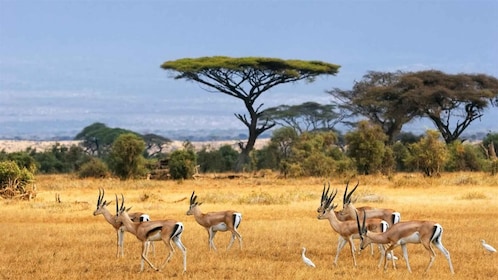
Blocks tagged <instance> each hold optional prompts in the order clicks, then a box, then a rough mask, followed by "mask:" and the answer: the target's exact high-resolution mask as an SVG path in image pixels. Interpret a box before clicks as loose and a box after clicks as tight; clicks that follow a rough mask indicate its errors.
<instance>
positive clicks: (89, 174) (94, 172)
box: [78, 158, 110, 178]
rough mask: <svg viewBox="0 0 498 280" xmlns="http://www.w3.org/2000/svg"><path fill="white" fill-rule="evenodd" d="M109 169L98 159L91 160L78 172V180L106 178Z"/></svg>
mask: <svg viewBox="0 0 498 280" xmlns="http://www.w3.org/2000/svg"><path fill="white" fill-rule="evenodd" d="M109 173H110V172H109V168H108V167H107V165H106V164H105V163H104V162H102V161H101V160H99V159H98V158H92V159H91V160H90V161H88V162H87V163H84V164H83V165H82V166H81V168H80V170H79V171H78V177H79V178H106V177H109Z"/></svg>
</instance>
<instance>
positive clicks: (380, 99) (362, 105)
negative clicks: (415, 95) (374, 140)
mask: <svg viewBox="0 0 498 280" xmlns="http://www.w3.org/2000/svg"><path fill="white" fill-rule="evenodd" d="M404 74H405V73H403V72H401V71H398V72H376V71H370V72H368V73H367V74H366V75H364V76H363V79H362V80H361V81H359V82H356V83H355V84H354V86H353V89H352V90H342V89H338V88H334V89H332V90H330V91H327V93H329V94H330V95H332V96H333V97H334V99H335V100H336V102H338V103H339V106H340V108H343V109H345V110H348V111H350V112H352V115H361V116H364V117H366V118H368V119H369V120H370V121H371V122H372V123H374V124H376V125H378V126H379V127H380V128H382V131H383V132H384V134H386V135H387V138H386V140H387V143H390V144H392V143H394V141H395V139H396V137H397V136H398V134H399V133H400V132H401V129H402V127H403V125H404V124H406V123H408V122H409V121H411V120H412V119H413V118H414V117H415V116H418V115H419V114H420V113H419V108H418V107H417V106H415V104H414V103H413V102H411V100H409V99H407V98H406V97H405V91H406V90H405V89H404V88H403V87H402V86H400V85H399V82H400V79H401V77H402V76H403V75H404Z"/></svg>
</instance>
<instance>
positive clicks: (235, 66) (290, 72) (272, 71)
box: [161, 56, 340, 170]
mask: <svg viewBox="0 0 498 280" xmlns="http://www.w3.org/2000/svg"><path fill="white" fill-rule="evenodd" d="M161 67H162V68H163V69H164V70H168V71H172V72H175V75H174V76H173V78H175V79H185V80H187V81H194V82H198V83H200V84H201V85H203V86H206V87H207V88H209V89H210V90H214V91H215V92H220V93H223V94H227V95H229V96H232V97H235V98H238V99H240V100H242V101H243V103H244V106H245V108H246V109H247V113H248V115H246V114H238V113H235V116H236V118H237V119H239V120H240V121H241V122H242V123H243V124H244V125H245V126H246V127H247V128H248V132H249V136H248V139H247V143H246V144H245V145H243V146H242V147H241V148H242V151H241V154H240V157H239V160H238V162H237V167H236V169H237V170H241V169H242V167H243V165H244V164H245V163H247V162H248V160H249V152H250V151H251V150H252V149H253V148H254V144H255V142H256V139H257V138H258V136H259V135H261V134H262V133H263V132H265V131H267V130H268V129H271V128H272V127H274V126H275V122H274V121H272V120H270V119H268V118H265V117H264V116H263V110H262V109H261V107H262V106H263V104H255V103H256V100H257V99H258V98H259V97H260V96H261V94H263V93H264V92H267V91H268V90H270V89H271V88H273V87H275V86H277V85H280V84H285V83H291V82H297V81H301V80H306V81H308V82H313V81H314V79H315V78H316V77H317V76H319V75H335V74H336V73H337V72H338V70H339V67H340V66H339V65H336V64H330V63H325V62H322V61H304V60H295V59H291V60H283V59H278V58H265V57H240V58H233V57H226V56H212V57H200V58H182V59H178V60H174V61H166V62H164V63H163V64H162V65H161Z"/></svg>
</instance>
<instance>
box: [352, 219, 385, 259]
mask: <svg viewBox="0 0 498 280" xmlns="http://www.w3.org/2000/svg"><path fill="white" fill-rule="evenodd" d="M358 216H359V215H358V213H356V223H357V225H358V233H359V234H360V240H361V242H360V250H363V249H365V248H366V247H367V246H368V245H369V244H370V243H372V240H370V238H368V236H367V231H368V229H367V227H366V225H365V223H366V219H367V215H366V214H365V211H363V222H362V224H361V225H360V218H358ZM383 231H384V230H383Z"/></svg>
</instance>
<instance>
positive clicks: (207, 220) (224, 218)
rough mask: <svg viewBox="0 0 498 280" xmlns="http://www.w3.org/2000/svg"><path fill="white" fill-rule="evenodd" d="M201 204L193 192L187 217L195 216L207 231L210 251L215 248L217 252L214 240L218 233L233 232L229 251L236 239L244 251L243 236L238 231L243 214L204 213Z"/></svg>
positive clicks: (224, 212) (234, 212) (230, 212)
mask: <svg viewBox="0 0 498 280" xmlns="http://www.w3.org/2000/svg"><path fill="white" fill-rule="evenodd" d="M201 204H202V202H197V195H195V191H194V192H192V195H191V196H190V207H189V209H188V211H187V215H194V218H195V220H196V221H197V223H198V224H199V225H201V226H203V227H204V228H205V229H206V230H207V232H208V245H209V249H211V248H213V249H214V250H215V251H216V246H215V245H214V241H213V239H214V236H215V235H216V232H218V231H230V232H232V237H231V238H230V243H229V244H228V246H227V250H228V249H230V247H231V246H232V244H233V241H234V240H235V239H236V238H237V239H238V240H239V247H240V248H241V249H242V236H241V235H240V233H239V232H238V231H237V229H238V227H239V226H240V222H241V221H242V214H241V213H239V212H237V211H233V210H226V211H220V212H208V213H202V212H201V209H200V207H199V206H200V205H201Z"/></svg>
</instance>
